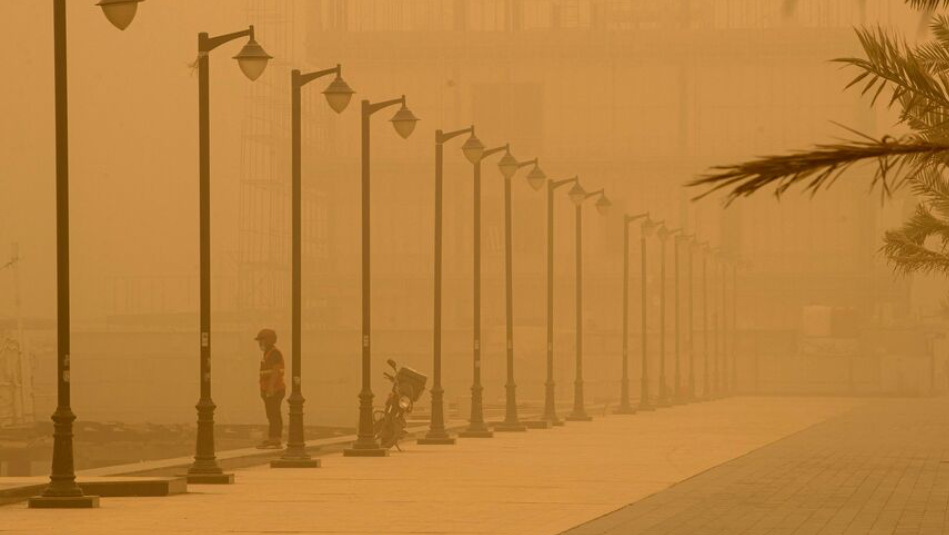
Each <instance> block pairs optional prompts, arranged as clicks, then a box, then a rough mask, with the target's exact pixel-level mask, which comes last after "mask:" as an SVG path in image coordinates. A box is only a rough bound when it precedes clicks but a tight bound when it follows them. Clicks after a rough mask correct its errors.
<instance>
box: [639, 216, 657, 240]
mask: <svg viewBox="0 0 949 535" xmlns="http://www.w3.org/2000/svg"><path fill="white" fill-rule="evenodd" d="M658 226H659V223H656V222H655V221H653V220H652V219H650V218H649V216H646V219H645V220H643V227H642V229H643V234H644V235H646V236H652V235H653V234H654V233H655V232H656V227H658Z"/></svg>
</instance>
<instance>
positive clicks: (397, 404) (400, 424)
mask: <svg viewBox="0 0 949 535" xmlns="http://www.w3.org/2000/svg"><path fill="white" fill-rule="evenodd" d="M386 363H388V364H389V366H390V367H391V368H392V371H393V372H395V375H393V374H391V373H389V372H383V373H382V375H383V376H385V378H386V379H388V380H389V381H391V382H392V390H390V391H389V396H388V397H387V398H386V404H385V408H384V409H382V410H377V411H375V412H373V415H372V416H373V431H374V432H375V435H376V439H377V440H378V441H379V443H380V444H381V445H382V447H383V448H386V449H390V448H392V447H393V446H395V448H396V449H398V450H399V451H402V448H400V447H399V440H401V439H402V438H404V437H405V435H406V431H405V428H406V426H407V423H406V415H407V414H411V412H412V408H413V407H414V406H415V402H417V401H418V400H419V398H420V397H421V396H422V392H424V391H425V383H426V382H427V381H428V377H426V376H424V375H422V374H421V373H419V372H417V371H415V370H413V369H412V368H408V367H405V366H401V367H400V366H399V365H398V364H397V363H396V362H395V361H394V360H392V359H389V360H387V361H386Z"/></svg>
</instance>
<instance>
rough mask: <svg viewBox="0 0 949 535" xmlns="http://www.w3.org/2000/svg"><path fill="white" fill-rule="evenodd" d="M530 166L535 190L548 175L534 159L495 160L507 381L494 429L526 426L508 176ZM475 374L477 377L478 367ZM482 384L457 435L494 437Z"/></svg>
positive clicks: (507, 154) (506, 156) (508, 157)
mask: <svg viewBox="0 0 949 535" xmlns="http://www.w3.org/2000/svg"><path fill="white" fill-rule="evenodd" d="M528 165H533V168H532V169H531V170H530V172H529V173H528V175H527V181H528V183H529V184H530V185H531V187H533V188H534V189H538V188H539V186H543V183H544V181H545V180H546V179H547V176H546V175H545V174H544V172H543V171H542V170H541V169H540V165H539V164H538V160H537V158H534V159H533V160H528V161H524V162H521V161H518V160H517V159H516V158H514V156H513V155H511V152H510V149H509V148H507V150H506V151H505V153H504V156H502V157H501V160H500V161H499V162H498V169H499V170H500V171H501V174H502V175H503V176H504V288H505V316H506V321H505V331H506V340H505V346H506V357H507V359H506V361H507V382H506V384H505V402H506V403H505V417H504V421H503V422H502V423H500V424H498V425H495V426H494V427H495V430H496V431H525V430H526V427H525V426H524V425H522V424H521V422H520V420H519V419H518V416H517V397H516V395H515V393H516V390H517V385H516V383H515V382H514V264H513V254H512V246H513V238H512V223H511V178H513V177H514V175H515V174H516V173H517V171H518V170H519V169H521V168H522V167H526V166H528ZM478 371H479V373H478V374H477V375H476V377H477V378H478V379H479V380H480V377H481V374H480V370H478ZM481 391H482V389H481V385H480V384H477V385H476V387H472V400H471V416H472V419H471V423H470V425H469V426H468V429H466V430H465V431H464V432H462V433H461V434H460V435H459V436H461V437H465V438H490V437H492V436H494V433H492V432H491V431H490V430H488V428H487V427H485V425H484V419H483V415H482V410H483V409H482V395H481Z"/></svg>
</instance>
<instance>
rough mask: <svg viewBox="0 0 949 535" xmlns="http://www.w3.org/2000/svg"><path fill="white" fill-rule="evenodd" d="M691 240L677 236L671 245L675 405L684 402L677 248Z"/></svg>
mask: <svg viewBox="0 0 949 535" xmlns="http://www.w3.org/2000/svg"><path fill="white" fill-rule="evenodd" d="M691 238H692V235H691V234H679V235H678V236H676V237H675V240H674V241H673V244H672V265H673V275H672V277H673V279H674V281H675V282H674V283H673V288H674V293H673V295H674V298H673V299H674V303H673V305H674V306H673V309H674V313H675V318H674V320H673V326H674V327H673V331H674V332H675V341H674V347H675V365H674V369H675V371H674V379H673V385H674V387H673V391H672V400H673V402H675V403H682V402H684V401H685V398H683V396H682V365H681V359H680V351H679V345H680V342H681V338H682V337H681V334H680V332H681V331H680V329H679V320H680V316H681V308H680V304H681V301H680V299H679V248H680V246H681V245H682V242H686V241H688V240H689V239H691Z"/></svg>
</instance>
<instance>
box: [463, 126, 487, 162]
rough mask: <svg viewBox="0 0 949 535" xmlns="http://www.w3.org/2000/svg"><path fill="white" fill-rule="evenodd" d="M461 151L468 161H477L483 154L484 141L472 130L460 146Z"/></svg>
mask: <svg viewBox="0 0 949 535" xmlns="http://www.w3.org/2000/svg"><path fill="white" fill-rule="evenodd" d="M461 152H462V153H464V155H465V158H467V159H468V161H469V162H471V163H473V164H475V163H478V162H480V161H481V158H482V157H483V156H484V143H482V142H481V140H480V139H478V136H476V135H474V132H472V133H471V135H470V136H468V139H467V140H465V144H464V145H462V146H461Z"/></svg>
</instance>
